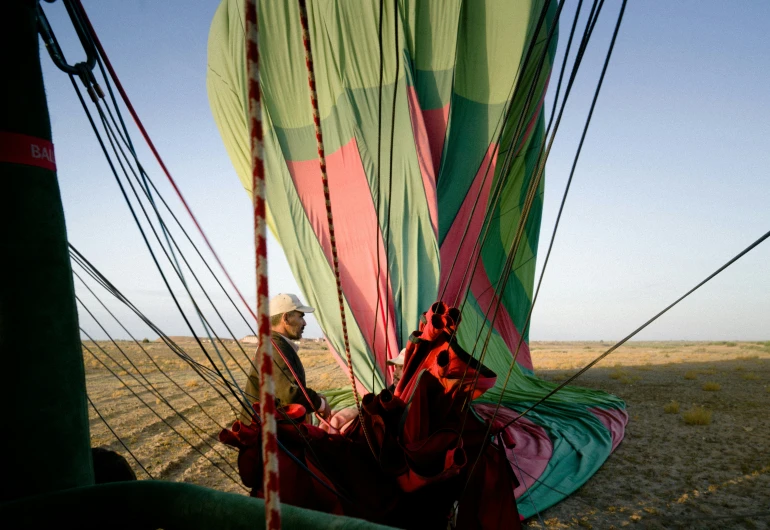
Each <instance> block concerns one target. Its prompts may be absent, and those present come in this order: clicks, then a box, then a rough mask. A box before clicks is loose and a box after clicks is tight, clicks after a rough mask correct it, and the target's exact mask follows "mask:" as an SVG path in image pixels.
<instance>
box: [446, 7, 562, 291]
mask: <svg viewBox="0 0 770 530" xmlns="http://www.w3.org/2000/svg"><path fill="white" fill-rule="evenodd" d="M549 5H550V0H546V2H544V3H543V7H542V8H541V10H540V16H539V18H538V21H537V25H536V26H535V30H534V31H533V33H532V36H531V37H530V41H529V45H528V46H527V52H526V54H525V56H524V60H523V61H522V62H521V63H519V66H518V68H517V70H516V75H515V76H514V83H513V85H512V86H511V90H510V92H509V93H508V102H507V104H506V109H505V111H504V112H503V113H501V115H500V117H499V118H498V120H497V124H496V125H495V131H496V133H495V135H494V136H496V141H495V150H498V149H499V146H500V143H501V142H502V139H503V133H504V131H505V128H506V125H507V123H508V120H509V119H510V118H511V115H512V112H513V102H514V100H515V99H516V97H517V96H518V94H519V91H520V90H521V84H522V81H523V77H524V75H523V74H524V72H526V69H527V68H528V66H529V61H530V60H531V58H532V53H533V51H534V48H535V46H536V43H537V35H538V34H539V33H540V29H541V28H542V26H543V24H544V23H545V19H546V14H547V13H548V7H549ZM560 14H561V11H559V13H557V15H556V17H555V20H554V24H556V22H558V18H559V15H560ZM542 60H543V58H542V57H541V61H542ZM455 61H456V58H455ZM455 67H456V65H455ZM453 76H454V74H453ZM452 88H453V90H454V77H453V79H452ZM525 107H526V105H525ZM451 110H452V109H451V106H450V113H451ZM524 110H526V108H525V109H524ZM525 114H526V112H522V113H521V115H520V116H519V121H518V122H517V127H516V132H517V134H514V135H513V139H514V140H515V138H516V137H517V136H518V134H519V131H520V128H521V126H522V124H523V120H524V116H525ZM512 141H513V140H512ZM486 156H487V152H486V151H485V152H484V154H483V155H482V157H481V161H480V162H479V164H478V166H479V169H481V166H482V164H483V163H484V159H485V158H486ZM491 166H492V164H491V160H490V163H488V164H487V168H486V170H485V171H484V177H483V179H482V182H481V184H480V185H479V191H478V193H477V194H476V200H475V201H473V207H472V208H471V212H470V214H469V219H472V218H473V214H474V213H475V211H476V207H477V206H478V204H479V202H480V198H481V192H482V190H483V188H484V184H485V183H486V180H487V178H489V171H490V168H491ZM469 228H470V223H469V224H468V225H467V226H466V227H465V229H464V230H463V234H462V236H460V241H461V242H462V241H464V240H465V237H466V236H467V235H468V230H469ZM461 246H462V243H461ZM461 246H460V247H458V249H457V252H456V253H455V256H454V259H453V260H452V263H451V265H450V266H449V272H448V273H447V275H446V279H447V280H446V282H445V283H444V286H443V287H442V289H441V293H440V294H439V300H441V299H443V298H444V294H445V293H446V288H447V286H448V285H449V279H450V278H451V277H452V273H453V272H454V268H455V265H456V263H457V260H458V258H459V256H460V248H461ZM473 252H475V246H474V249H473ZM473 252H472V253H471V256H473ZM466 273H467V269H466ZM464 282H465V275H463V278H462V281H461V282H460V285H462V284H463V283H464ZM452 305H454V306H456V305H457V298H455V302H454V303H453V304H452Z"/></svg>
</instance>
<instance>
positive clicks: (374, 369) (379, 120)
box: [372, 0, 395, 392]
mask: <svg viewBox="0 0 770 530" xmlns="http://www.w3.org/2000/svg"><path fill="white" fill-rule="evenodd" d="M383 4H384V0H380V21H379V25H380V28H379V31H378V33H377V41H378V44H379V47H380V82H379V90H378V96H377V208H376V209H377V225H376V227H377V243H376V248H377V279H376V280H375V285H376V288H377V301H376V303H375V304H374V331H373V332H372V356H373V358H374V359H373V361H374V362H372V392H374V381H375V375H376V373H377V354H376V349H377V321H378V319H377V317H378V315H379V311H380V302H381V300H382V298H381V293H380V241H381V239H382V233H381V231H380V203H381V201H382V189H381V186H380V182H382V179H381V175H382V153H381V151H382V85H383V79H384V77H385V64H384V50H383V45H382V12H383ZM394 100H395V97H394ZM392 147H393V145H392V144H391V148H392ZM391 174H392V173H391ZM386 252H387V250H386ZM386 287H387V286H386ZM385 318H387V315H385ZM387 343H388V336H387V334H386V335H385V344H386V345H387ZM384 375H385V374H383V376H384Z"/></svg>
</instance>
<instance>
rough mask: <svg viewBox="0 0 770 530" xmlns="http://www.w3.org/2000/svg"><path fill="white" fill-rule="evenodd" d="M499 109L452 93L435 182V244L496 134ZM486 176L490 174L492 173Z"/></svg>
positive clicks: (499, 107)
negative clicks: (436, 209)
mask: <svg viewBox="0 0 770 530" xmlns="http://www.w3.org/2000/svg"><path fill="white" fill-rule="evenodd" d="M503 110H504V105H502V104H500V105H485V104H482V103H477V102H475V101H471V100H469V99H465V98H463V97H462V96H458V95H457V94H454V95H453V96H452V103H451V106H450V116H449V126H448V129H447V140H446V146H445V148H444V151H443V154H442V155H441V156H442V161H441V173H440V174H439V178H438V183H437V185H436V188H437V190H436V192H437V195H438V205H439V208H438V219H439V221H438V235H439V244H441V243H443V242H444V238H445V237H446V234H447V232H449V229H450V228H451V226H452V223H453V222H454V220H455V217H456V216H457V212H458V211H459V210H460V206H461V205H462V203H463V201H464V200H465V197H466V195H467V194H468V190H469V189H470V187H471V184H472V183H473V179H474V178H475V177H476V173H477V172H478V170H479V168H480V167H481V164H482V162H483V161H484V157H485V156H486V154H487V151H488V150H489V146H490V144H491V143H492V142H493V141H494V140H495V137H496V136H497V133H498V131H499V127H500V123H501V120H500V116H501V115H502V113H503ZM487 178H493V175H489V176H488V177H487Z"/></svg>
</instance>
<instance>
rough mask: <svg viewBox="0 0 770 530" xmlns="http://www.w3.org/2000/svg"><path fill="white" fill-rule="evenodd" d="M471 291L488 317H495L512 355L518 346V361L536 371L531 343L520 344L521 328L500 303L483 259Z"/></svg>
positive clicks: (495, 323) (496, 325)
mask: <svg viewBox="0 0 770 530" xmlns="http://www.w3.org/2000/svg"><path fill="white" fill-rule="evenodd" d="M471 293H473V296H474V297H475V298H476V301H477V302H478V303H479V307H480V308H481V310H482V311H484V312H485V313H486V314H487V319H491V318H492V316H494V317H495V321H494V322H493V325H494V328H495V329H496V330H497V332H498V333H499V334H500V336H501V337H502V339H503V341H505V345H506V346H507V347H508V350H509V351H510V352H511V355H513V354H514V352H515V351H516V347H517V346H518V348H519V353H518V355H516V362H517V363H519V364H520V365H521V366H523V367H524V368H527V369H529V370H533V371H534V367H533V366H532V356H531V355H530V353H529V344H527V343H526V341H523V342H522V343H521V346H519V340H520V339H521V335H519V330H517V329H516V326H515V325H514V323H513V319H511V315H509V314H508V310H507V309H506V308H505V306H504V305H503V304H500V303H499V300H498V298H497V295H496V294H495V287H493V286H492V284H491V283H490V282H489V276H488V275H487V271H486V269H485V268H484V262H483V261H481V260H479V264H478V266H477V267H476V273H475V274H474V275H473V281H472V282H471ZM498 304H499V309H498V310H497V313H496V314H495V308H496V307H498Z"/></svg>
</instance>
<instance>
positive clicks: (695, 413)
mask: <svg viewBox="0 0 770 530" xmlns="http://www.w3.org/2000/svg"><path fill="white" fill-rule="evenodd" d="M682 419H683V420H684V422H685V423H686V424H687V425H710V424H711V411H710V410H708V409H707V408H705V407H700V406H696V407H693V408H691V409H690V410H688V411H687V412H685V413H684V414H682Z"/></svg>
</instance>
